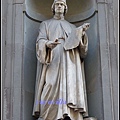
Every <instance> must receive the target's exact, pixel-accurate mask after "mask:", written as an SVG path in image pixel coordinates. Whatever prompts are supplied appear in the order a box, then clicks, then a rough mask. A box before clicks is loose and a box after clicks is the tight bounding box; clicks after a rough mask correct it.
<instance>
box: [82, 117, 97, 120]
mask: <svg viewBox="0 0 120 120" xmlns="http://www.w3.org/2000/svg"><path fill="white" fill-rule="evenodd" d="M83 120H97V118H94V117H88V118H84V119H83Z"/></svg>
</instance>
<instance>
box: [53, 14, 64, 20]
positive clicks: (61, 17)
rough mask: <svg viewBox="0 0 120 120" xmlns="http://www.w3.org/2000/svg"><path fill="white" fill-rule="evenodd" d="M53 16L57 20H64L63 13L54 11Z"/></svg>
mask: <svg viewBox="0 0 120 120" xmlns="http://www.w3.org/2000/svg"><path fill="white" fill-rule="evenodd" d="M54 18H55V19H57V20H64V15H63V14H57V13H55V15H54Z"/></svg>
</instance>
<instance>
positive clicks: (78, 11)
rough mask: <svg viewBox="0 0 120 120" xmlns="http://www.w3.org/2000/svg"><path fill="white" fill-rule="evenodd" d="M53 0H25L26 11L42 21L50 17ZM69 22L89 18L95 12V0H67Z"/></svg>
mask: <svg viewBox="0 0 120 120" xmlns="http://www.w3.org/2000/svg"><path fill="white" fill-rule="evenodd" d="M52 3H53V0H26V2H25V4H26V13H27V15H28V16H29V17H31V18H33V19H35V20H37V21H43V20H45V19H48V18H51V17H52V11H51V5H52ZM67 5H68V13H67V14H66V16H65V17H66V20H68V21H69V22H76V21H81V20H84V19H87V18H89V17H90V16H92V15H93V14H94V12H95V9H96V8H95V0H88V1H85V0H67Z"/></svg>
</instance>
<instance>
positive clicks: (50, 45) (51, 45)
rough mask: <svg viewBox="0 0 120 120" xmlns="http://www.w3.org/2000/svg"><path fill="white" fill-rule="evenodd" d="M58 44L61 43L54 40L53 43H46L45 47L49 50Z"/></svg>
mask: <svg viewBox="0 0 120 120" xmlns="http://www.w3.org/2000/svg"><path fill="white" fill-rule="evenodd" d="M58 44H61V43H60V42H58V40H57V39H56V40H55V41H48V42H47V43H46V46H47V47H48V48H50V49H54V48H55V47H56V46H57V45H58Z"/></svg>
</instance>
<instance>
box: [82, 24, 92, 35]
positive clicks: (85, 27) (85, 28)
mask: <svg viewBox="0 0 120 120" xmlns="http://www.w3.org/2000/svg"><path fill="white" fill-rule="evenodd" d="M89 27H90V23H84V24H83V25H82V28H83V32H82V34H83V36H84V35H85V31H86V30H87V29H88V28H89Z"/></svg>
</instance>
